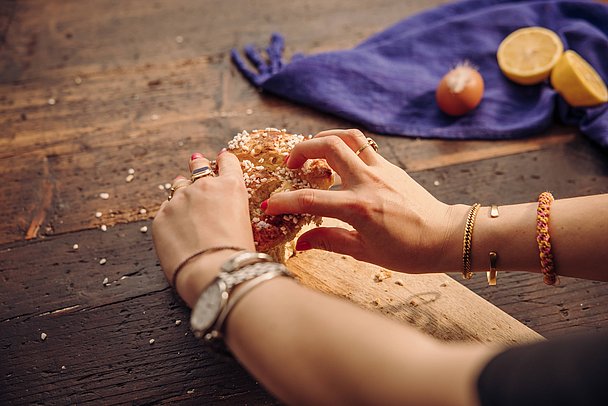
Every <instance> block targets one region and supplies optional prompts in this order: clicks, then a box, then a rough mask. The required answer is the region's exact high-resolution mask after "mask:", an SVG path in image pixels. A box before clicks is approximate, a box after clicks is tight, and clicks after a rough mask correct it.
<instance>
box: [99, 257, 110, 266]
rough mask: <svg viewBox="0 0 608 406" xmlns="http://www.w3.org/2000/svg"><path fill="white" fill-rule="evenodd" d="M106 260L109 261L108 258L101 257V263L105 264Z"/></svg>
mask: <svg viewBox="0 0 608 406" xmlns="http://www.w3.org/2000/svg"><path fill="white" fill-rule="evenodd" d="M106 262H108V260H107V259H105V258H101V259H100V260H99V265H103V264H105V263H106Z"/></svg>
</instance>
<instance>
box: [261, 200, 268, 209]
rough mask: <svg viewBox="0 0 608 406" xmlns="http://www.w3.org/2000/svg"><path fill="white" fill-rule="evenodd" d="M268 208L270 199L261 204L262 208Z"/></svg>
mask: <svg viewBox="0 0 608 406" xmlns="http://www.w3.org/2000/svg"><path fill="white" fill-rule="evenodd" d="M267 208H268V199H266V200H264V201H263V202H262V203H261V204H260V209H262V211H266V209H267Z"/></svg>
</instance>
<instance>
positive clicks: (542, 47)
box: [496, 27, 564, 85]
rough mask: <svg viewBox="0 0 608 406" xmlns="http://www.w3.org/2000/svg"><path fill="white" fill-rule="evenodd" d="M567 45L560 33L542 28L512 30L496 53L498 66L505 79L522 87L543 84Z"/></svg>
mask: <svg viewBox="0 0 608 406" xmlns="http://www.w3.org/2000/svg"><path fill="white" fill-rule="evenodd" d="M563 51H564V45H563V44H562V41H561V40H560V39H559V37H558V36H557V34H556V33H555V32H553V31H551V30H548V29H546V28H543V27H527V28H521V29H519V30H517V31H513V32H512V33H511V34H509V35H508V36H507V37H506V38H505V39H504V40H503V41H502V42H501V43H500V45H499V47H498V51H497V52H496V59H498V66H500V69H501V70H502V72H503V73H504V74H505V76H506V77H508V78H509V79H511V80H512V81H514V82H516V83H519V84H522V85H533V84H536V83H540V82H542V81H543V80H545V79H547V78H548V77H549V74H550V73H551V69H553V67H554V66H555V64H556V63H557V61H558V60H559V58H560V56H561V55H562V52H563Z"/></svg>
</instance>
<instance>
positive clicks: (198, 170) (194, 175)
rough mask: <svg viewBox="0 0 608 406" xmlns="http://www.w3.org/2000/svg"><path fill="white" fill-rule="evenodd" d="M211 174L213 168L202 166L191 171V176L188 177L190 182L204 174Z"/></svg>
mask: <svg viewBox="0 0 608 406" xmlns="http://www.w3.org/2000/svg"><path fill="white" fill-rule="evenodd" d="M210 175H213V169H211V168H210V167H208V166H203V167H202V168H196V169H195V170H193V171H192V176H191V177H190V180H191V181H192V182H195V181H196V180H198V179H200V178H204V177H205V176H210Z"/></svg>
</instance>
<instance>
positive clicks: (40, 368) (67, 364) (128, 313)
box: [0, 289, 276, 405]
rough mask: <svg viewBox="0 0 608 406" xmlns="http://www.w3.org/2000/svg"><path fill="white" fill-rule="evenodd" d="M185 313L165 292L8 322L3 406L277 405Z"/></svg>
mask: <svg viewBox="0 0 608 406" xmlns="http://www.w3.org/2000/svg"><path fill="white" fill-rule="evenodd" d="M83 293H84V292H83ZM187 313H188V312H187V311H186V310H185V308H184V307H183V306H181V305H180V304H179V303H177V302H176V301H175V297H174V295H173V293H172V292H171V291H170V290H169V289H165V290H161V291H158V292H150V293H148V294H145V295H140V296H138V297H134V298H132V299H130V300H128V301H120V300H115V301H113V302H110V303H108V304H103V305H97V306H91V307H87V308H84V309H79V310H75V311H69V312H64V313H56V314H47V315H42V316H34V317H27V318H17V319H13V320H10V321H8V322H7V321H4V322H2V333H1V334H0V348H1V349H2V350H1V351H2V352H3V353H4V354H5V355H7V356H3V357H2V358H3V362H2V367H1V376H0V385H1V386H2V388H3V389H2V391H0V403H2V404H11V405H29V404H83V403H97V404H99V403H103V404H126V403H128V404H138V405H139V404H148V403H150V402H160V401H165V402H169V403H172V402H178V401H180V402H181V401H196V402H198V403H199V404H200V403H207V404H208V403H210V402H213V403H215V402H219V403H222V402H225V403H231V402H235V403H238V404H244V403H253V404H275V403H276V402H275V401H274V400H273V399H272V397H271V396H269V395H268V394H267V393H266V392H265V391H264V390H263V389H262V388H261V387H260V386H259V385H257V384H256V382H255V381H254V380H253V379H252V378H251V377H250V376H249V374H247V372H246V371H244V370H243V368H241V367H240V366H239V364H238V363H237V362H236V361H235V360H234V359H233V358H229V357H225V356H220V355H218V354H216V353H214V352H213V350H211V349H210V348H206V347H205V346H204V345H202V344H201V342H200V341H199V340H197V339H195V338H194V337H193V335H192V334H190V333H189V328H188V323H187V317H188V314H187ZM176 320H183V323H182V324H180V325H176V324H175V321H176ZM42 333H45V334H47V337H46V339H45V340H41V338H40V337H41V334H42ZM151 339H154V340H155V341H154V343H153V344H150V340H151ZM8 354H10V356H8Z"/></svg>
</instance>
